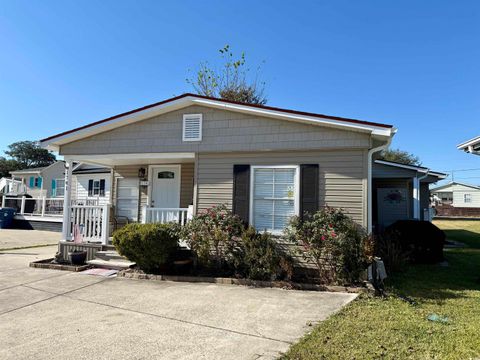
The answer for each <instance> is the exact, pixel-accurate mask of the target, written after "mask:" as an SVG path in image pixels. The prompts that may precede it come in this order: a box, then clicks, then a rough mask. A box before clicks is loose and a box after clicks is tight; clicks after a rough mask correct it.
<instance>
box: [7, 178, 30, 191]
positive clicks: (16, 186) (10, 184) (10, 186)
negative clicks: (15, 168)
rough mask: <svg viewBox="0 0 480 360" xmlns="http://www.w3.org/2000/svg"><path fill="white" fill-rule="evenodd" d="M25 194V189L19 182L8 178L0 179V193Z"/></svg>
mask: <svg viewBox="0 0 480 360" xmlns="http://www.w3.org/2000/svg"><path fill="white" fill-rule="evenodd" d="M25 192H27V187H26V186H25V184H24V183H22V182H21V181H19V180H14V179H10V178H1V179H0V193H4V194H9V193H15V194H22V193H25Z"/></svg>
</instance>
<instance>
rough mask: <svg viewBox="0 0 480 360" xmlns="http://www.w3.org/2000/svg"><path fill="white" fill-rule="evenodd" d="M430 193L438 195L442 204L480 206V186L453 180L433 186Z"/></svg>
mask: <svg viewBox="0 0 480 360" xmlns="http://www.w3.org/2000/svg"><path fill="white" fill-rule="evenodd" d="M430 193H431V194H432V195H433V196H436V197H438V198H439V199H440V202H441V204H442V205H451V206H453V207H463V208H480V186H476V185H470V184H465V183H460V182H457V181H452V182H450V183H448V184H445V185H442V186H438V187H435V188H432V189H431V190H430Z"/></svg>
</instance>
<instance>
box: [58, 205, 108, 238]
mask: <svg viewBox="0 0 480 360" xmlns="http://www.w3.org/2000/svg"><path fill="white" fill-rule="evenodd" d="M70 219H71V221H70V224H69V229H68V236H67V237H68V239H67V240H73V234H74V229H76V228H77V225H78V230H79V233H80V235H81V237H82V240H83V241H90V242H96V241H98V242H102V243H103V244H107V243H108V237H109V226H110V205H73V206H72V207H71V214H70Z"/></svg>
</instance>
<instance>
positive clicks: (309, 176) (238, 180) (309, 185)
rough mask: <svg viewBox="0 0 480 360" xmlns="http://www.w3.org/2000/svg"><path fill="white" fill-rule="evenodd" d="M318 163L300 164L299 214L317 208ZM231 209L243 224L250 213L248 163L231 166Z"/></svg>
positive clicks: (309, 212)
mask: <svg viewBox="0 0 480 360" xmlns="http://www.w3.org/2000/svg"><path fill="white" fill-rule="evenodd" d="M318 187H319V184H318V164H303V165H300V215H301V217H302V218H303V217H304V216H305V214H306V213H308V214H313V213H315V212H316V211H317V210H318V201H319V199H318ZM232 211H233V213H234V214H236V215H238V216H239V217H240V218H241V219H242V220H243V221H244V222H245V224H248V222H249V214H250V165H234V166H233V206H232Z"/></svg>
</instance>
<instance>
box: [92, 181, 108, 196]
mask: <svg viewBox="0 0 480 360" xmlns="http://www.w3.org/2000/svg"><path fill="white" fill-rule="evenodd" d="M88 196H105V179H90V180H88Z"/></svg>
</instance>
